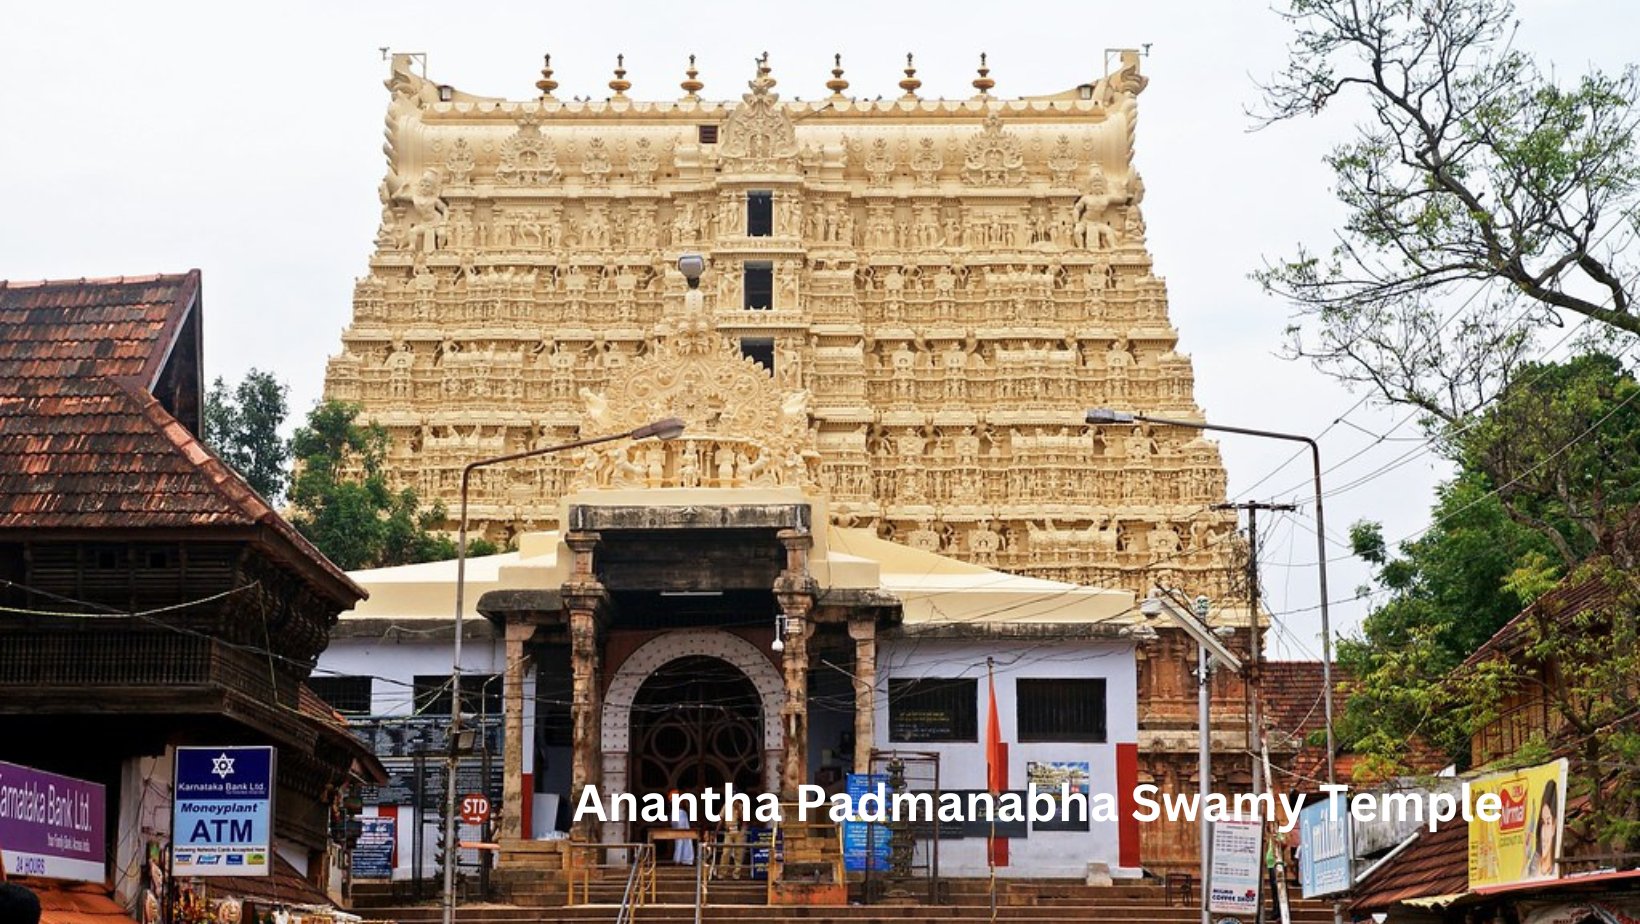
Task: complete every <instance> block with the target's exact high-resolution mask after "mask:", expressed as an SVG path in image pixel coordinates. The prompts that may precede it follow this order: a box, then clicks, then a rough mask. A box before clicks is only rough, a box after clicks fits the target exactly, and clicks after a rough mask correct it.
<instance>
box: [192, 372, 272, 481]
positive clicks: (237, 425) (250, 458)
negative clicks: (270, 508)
mask: <svg viewBox="0 0 1640 924" xmlns="http://www.w3.org/2000/svg"><path fill="white" fill-rule="evenodd" d="M288 392H289V388H288V387H287V386H286V385H285V384H284V383H282V382H280V381H278V380H277V379H275V378H274V377H273V374H272V373H270V372H263V371H261V370H259V369H252V370H250V371H249V372H247V373H245V377H244V378H243V379H240V380H239V384H237V385H235V386H233V387H232V388H231V389H230V388H229V387H228V384H227V383H226V382H224V381H223V380H222V378H221V377H220V376H219V377H218V378H217V380H216V381H215V382H213V383H212V384H211V389H210V391H208V392H206V394H205V432H204V434H202V436H203V438H204V442H205V445H207V446H209V447H211V450H212V451H213V452H215V453H216V454H217V456H218V457H219V458H221V459H222V461H224V462H226V463H228V464H229V465H231V466H233V468H234V470H235V471H237V472H239V474H240V476H241V477H243V478H244V479H245V481H247V482H248V483H249V484H250V486H251V487H253V488H255V489H256V491H257V493H258V494H261V495H262V496H263V497H265V498H267V499H268V500H269V501H275V502H277V501H278V500H279V497H280V495H281V494H283V493H284V490H285V484H286V479H287V473H286V465H287V464H288V463H289V462H290V444H289V443H288V442H286V441H285V439H284V437H281V436H280V435H279V428H280V427H281V426H283V425H284V423H285V415H286V414H287V413H289V408H288V407H287V406H286V403H285V397H286V395H287V393H288Z"/></svg>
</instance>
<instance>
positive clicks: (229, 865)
mask: <svg viewBox="0 0 1640 924" xmlns="http://www.w3.org/2000/svg"><path fill="white" fill-rule="evenodd" d="M273 757H274V755H273V748H261V747H259V748H177V763H176V796H175V798H174V799H173V801H172V804H171V805H172V809H171V865H172V870H173V871H174V873H175V874H176V875H178V876H266V875H268V874H269V873H270V872H271V870H272V862H271V859H272V856H273V830H272V829H273V788H274V782H273V781H274V775H273V768H274V759H273Z"/></svg>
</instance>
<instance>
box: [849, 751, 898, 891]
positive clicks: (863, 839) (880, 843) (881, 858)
mask: <svg viewBox="0 0 1640 924" xmlns="http://www.w3.org/2000/svg"><path fill="white" fill-rule="evenodd" d="M847 793H848V801H849V808H850V810H852V811H854V812H859V811H860V798H861V797H862V796H865V795H866V794H868V793H869V794H872V795H874V796H875V797H876V798H877V799H881V800H883V801H881V802H878V803H877V805H875V806H872V810H873V811H874V812H876V811H882V810H884V809H886V807H887V799H888V795H887V794H888V775H887V774H883V773H850V774H849V775H848V788H847ZM874 801H875V800H874ZM868 863H869V865H870V868H871V869H873V870H886V869H888V825H885V824H880V823H877V822H865V821H845V822H843V868H844V869H846V870H849V871H864V870H865V869H866V868H867V865H868Z"/></svg>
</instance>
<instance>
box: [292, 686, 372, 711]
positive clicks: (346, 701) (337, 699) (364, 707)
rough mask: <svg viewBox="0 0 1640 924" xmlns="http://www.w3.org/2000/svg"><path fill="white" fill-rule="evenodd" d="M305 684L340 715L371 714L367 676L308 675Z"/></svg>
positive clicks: (369, 687) (369, 688)
mask: <svg viewBox="0 0 1640 924" xmlns="http://www.w3.org/2000/svg"><path fill="white" fill-rule="evenodd" d="M307 685H308V689H310V690H312V691H313V692H314V693H316V694H318V696H319V698H320V699H322V700H324V701H325V702H326V703H328V704H329V705H330V708H332V709H334V710H336V711H337V712H340V713H341V714H342V715H370V714H371V704H370V693H371V678H369V677H309V678H308V681H307Z"/></svg>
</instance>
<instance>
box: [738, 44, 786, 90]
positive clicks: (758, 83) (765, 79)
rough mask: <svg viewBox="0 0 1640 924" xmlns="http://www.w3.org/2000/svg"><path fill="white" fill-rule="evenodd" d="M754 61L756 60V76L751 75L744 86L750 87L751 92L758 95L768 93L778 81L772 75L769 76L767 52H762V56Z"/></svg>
mask: <svg viewBox="0 0 1640 924" xmlns="http://www.w3.org/2000/svg"><path fill="white" fill-rule="evenodd" d="M756 61H757V76H756V77H753V78H752V79H751V81H750V82H749V83H747V84H746V86H748V87H751V88H752V92H753V93H755V94H757V95H758V96H762V95H763V94H765V93H768V92H769V91H770V90H771V89H773V88H774V85H775V84H776V83H778V82H779V81H777V80H775V79H774V78H773V77H770V76H769V53H768V52H766V51H765V52H764V53H763V56H762V57H760V58H757V59H756Z"/></svg>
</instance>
